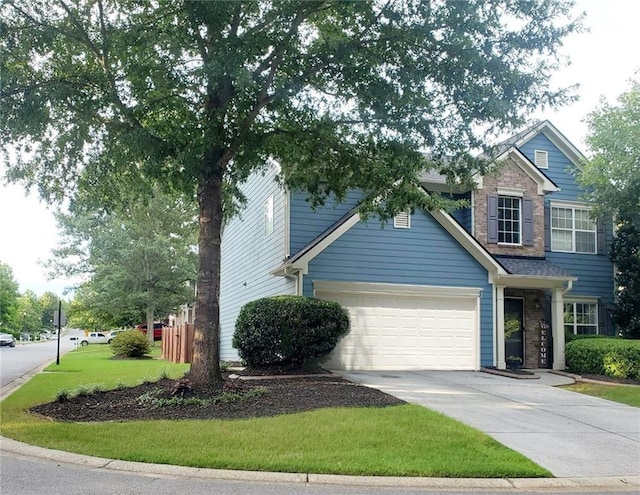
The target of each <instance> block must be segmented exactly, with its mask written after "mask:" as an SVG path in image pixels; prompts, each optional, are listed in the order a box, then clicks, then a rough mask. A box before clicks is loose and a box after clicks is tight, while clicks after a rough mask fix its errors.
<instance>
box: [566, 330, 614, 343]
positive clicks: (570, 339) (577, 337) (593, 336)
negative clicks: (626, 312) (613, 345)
mask: <svg viewBox="0 0 640 495" xmlns="http://www.w3.org/2000/svg"><path fill="white" fill-rule="evenodd" d="M610 338H611V335H602V334H599V333H597V334H580V333H569V332H565V333H564V341H565V343H566V344H568V343H569V342H573V341H574V340H582V339H610Z"/></svg>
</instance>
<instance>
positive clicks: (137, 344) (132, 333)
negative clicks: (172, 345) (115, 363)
mask: <svg viewBox="0 0 640 495" xmlns="http://www.w3.org/2000/svg"><path fill="white" fill-rule="evenodd" d="M111 350H112V351H113V353H114V354H115V355H116V356H118V357H130V358H139V357H143V356H145V355H146V354H149V353H150V352H151V344H150V343H149V340H148V339H147V336H146V335H145V334H143V333H142V332H140V331H138V330H127V331H126V332H121V333H119V334H118V335H116V336H115V337H114V338H113V340H112V341H111Z"/></svg>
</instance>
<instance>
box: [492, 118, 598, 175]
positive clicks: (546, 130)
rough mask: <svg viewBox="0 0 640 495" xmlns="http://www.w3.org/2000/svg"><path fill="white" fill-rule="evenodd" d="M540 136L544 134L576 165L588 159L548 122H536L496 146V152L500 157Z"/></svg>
mask: <svg viewBox="0 0 640 495" xmlns="http://www.w3.org/2000/svg"><path fill="white" fill-rule="evenodd" d="M538 134H544V135H545V136H546V137H547V138H548V139H549V141H551V142H552V143H553V144H554V145H555V146H557V147H558V149H559V150H560V151H562V152H563V153H564V154H565V155H566V156H567V157H568V158H569V160H571V161H572V162H573V164H574V165H578V166H579V165H581V164H582V162H583V161H585V160H586V157H585V156H584V155H583V154H582V153H581V152H580V150H578V148H576V147H575V146H574V145H573V144H572V143H571V141H569V140H568V139H567V138H566V137H565V135H564V134H562V133H561V132H560V131H559V130H558V129H557V128H556V127H555V126H554V125H553V124H552V123H551V122H549V121H548V120H542V121H539V122H536V123H535V124H533V125H531V126H529V127H527V128H526V129H523V130H522V131H520V132H518V133H517V134H515V135H513V136H511V137H510V138H508V139H506V140H505V141H502V142H501V143H500V144H498V145H497V146H496V150H497V152H498V154H499V155H500V154H502V153H504V151H506V150H507V149H509V148H511V147H515V148H519V147H520V146H522V145H523V144H525V143H526V142H527V141H529V140H531V139H532V138H534V137H535V136H536V135H538Z"/></svg>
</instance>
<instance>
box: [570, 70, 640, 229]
mask: <svg viewBox="0 0 640 495" xmlns="http://www.w3.org/2000/svg"><path fill="white" fill-rule="evenodd" d="M587 124H588V126H589V133H588V135H587V144H588V145H589V149H590V150H591V153H592V157H591V159H590V160H588V161H586V162H585V163H584V164H583V165H582V167H581V169H580V171H579V175H578V179H579V181H580V183H581V185H582V186H583V187H584V188H585V189H586V190H587V191H588V193H587V198H588V200H589V201H590V202H591V203H592V204H593V205H594V206H595V208H596V209H597V211H599V212H600V213H608V214H610V215H611V216H615V217H618V218H621V217H633V216H640V83H639V82H637V81H635V82H633V83H632V85H631V89H630V90H629V91H627V92H625V93H623V94H622V95H620V97H619V98H618V104H617V105H612V104H610V103H608V102H606V101H605V100H603V101H602V102H601V104H600V107H599V108H597V109H596V110H594V111H593V112H591V113H590V114H589V116H588V118H587Z"/></svg>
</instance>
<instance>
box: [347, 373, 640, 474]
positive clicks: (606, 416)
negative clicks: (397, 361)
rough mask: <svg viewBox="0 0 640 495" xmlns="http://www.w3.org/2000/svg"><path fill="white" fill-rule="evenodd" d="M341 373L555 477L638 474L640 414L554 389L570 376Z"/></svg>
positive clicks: (634, 409)
mask: <svg viewBox="0 0 640 495" xmlns="http://www.w3.org/2000/svg"><path fill="white" fill-rule="evenodd" d="M341 374H342V375H343V376H345V377H347V378H349V379H350V380H352V381H355V382H358V383H362V384H364V385H368V386H370V387H374V388H377V389H380V390H382V391H384V392H386V393H388V394H391V395H394V396H396V397H399V398H401V399H403V400H405V401H407V402H410V403H413V404H420V405H422V406H425V407H428V408H429V409H432V410H435V411H439V412H441V413H443V414H446V415H447V416H450V417H452V418H455V419H457V420H459V421H461V422H463V423H465V424H468V425H470V426H473V427H475V428H477V429H479V430H481V431H483V432H485V433H487V434H488V435H490V436H492V437H493V438H495V439H496V440H498V441H499V442H500V443H502V444H503V445H506V446H507V447H510V448H511V449H513V450H516V451H518V452H520V453H522V454H524V455H525V456H527V457H528V458H529V459H531V460H532V461H534V462H536V463H537V464H539V465H540V466H543V467H545V468H546V469H548V470H549V471H551V472H552V473H553V475H554V476H556V477H600V476H638V475H640V409H638V408H635V407H631V406H626V405H624V404H618V403H615V402H610V401H607V400H603V399H598V398H595V397H589V396H586V395H582V394H578V393H574V392H569V391H566V390H562V389H558V388H555V386H557V385H562V384H566V383H571V382H572V380H571V379H568V378H566V377H563V376H559V375H555V374H552V373H548V372H544V371H542V372H537V373H536V375H537V376H539V377H540V378H539V379H535V380H517V379H513V378H507V377H502V376H496V375H492V374H489V373H485V372H473V371H379V372H375V371H358V372H355V371H349V372H341ZM639 393H640V391H639Z"/></svg>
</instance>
